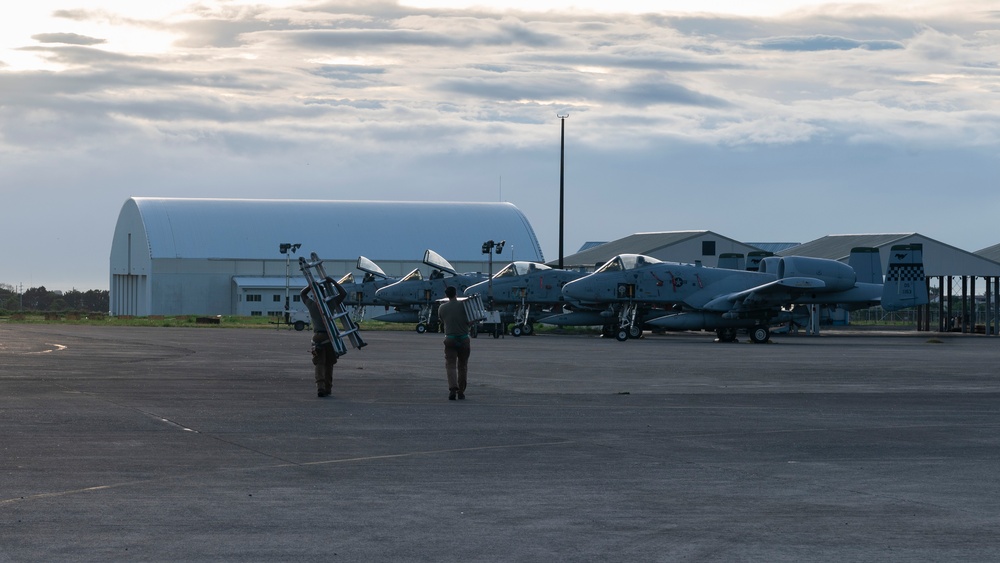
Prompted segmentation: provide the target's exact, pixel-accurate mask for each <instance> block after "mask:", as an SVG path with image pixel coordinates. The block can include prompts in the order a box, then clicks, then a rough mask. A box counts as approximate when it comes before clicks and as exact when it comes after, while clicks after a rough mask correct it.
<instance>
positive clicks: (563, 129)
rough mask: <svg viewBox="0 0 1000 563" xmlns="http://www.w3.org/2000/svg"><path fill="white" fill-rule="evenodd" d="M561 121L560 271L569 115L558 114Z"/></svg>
mask: <svg viewBox="0 0 1000 563" xmlns="http://www.w3.org/2000/svg"><path fill="white" fill-rule="evenodd" d="M556 117H558V118H559V121H560V133H559V269H560V270H561V269H562V268H563V205H564V203H565V199H566V198H565V192H564V190H563V186H564V184H563V176H564V171H565V160H566V118H567V117H569V114H568V113H566V114H556Z"/></svg>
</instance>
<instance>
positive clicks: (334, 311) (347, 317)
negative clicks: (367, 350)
mask: <svg viewBox="0 0 1000 563" xmlns="http://www.w3.org/2000/svg"><path fill="white" fill-rule="evenodd" d="M299 268H300V269H301V270H302V274H303V275H304V276H305V277H306V281H308V282H309V287H311V288H312V294H313V297H314V298H315V299H316V305H317V306H318V307H319V310H320V313H322V314H323V326H324V327H326V333H327V334H328V335H330V342H331V344H333V349H334V350H335V351H336V352H337V355H338V356H343V355H344V354H346V353H347V345H345V344H344V338H347V339H348V340H349V341H350V342H351V345H352V346H354V347H355V348H357V349H359V350H360V349H361V348H362V347H364V346H366V345H367V342H365V341H364V340H363V339H362V338H361V330H360V329H359V328H358V325H357V324H356V323H355V322H354V319H352V318H351V314H350V311H348V310H347V307H345V306H344V300H341V301H339V302H338V301H337V298H338V297H339V296H340V295H339V293H338V292H337V288H336V287H335V286H334V285H333V284H332V283H330V282H328V281H326V278H327V275H326V270H325V269H324V268H323V261H322V260H320V258H319V256H317V255H316V253H315V252H313V253H312V254H311V255H310V256H309V259H308V260H306V257H305V256H300V257H299ZM344 297H345V298H346V297H347V296H346V295H345V296H344Z"/></svg>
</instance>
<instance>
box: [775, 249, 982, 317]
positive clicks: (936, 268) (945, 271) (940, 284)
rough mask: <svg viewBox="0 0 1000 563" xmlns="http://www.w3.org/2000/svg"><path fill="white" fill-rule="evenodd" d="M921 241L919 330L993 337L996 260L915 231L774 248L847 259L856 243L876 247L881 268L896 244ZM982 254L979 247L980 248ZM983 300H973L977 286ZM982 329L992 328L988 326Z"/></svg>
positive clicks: (842, 259)
mask: <svg viewBox="0 0 1000 563" xmlns="http://www.w3.org/2000/svg"><path fill="white" fill-rule="evenodd" d="M903 244H921V245H923V259H924V274H925V275H926V277H927V292H928V295H930V301H931V302H930V303H929V304H928V305H925V306H921V307H917V312H916V316H915V319H914V321H915V322H916V326H917V330H925V331H930V330H932V327H935V329H936V330H937V331H938V332H984V333H986V334H993V335H996V332H997V331H996V328H995V327H997V325H998V319H1000V263H998V262H996V261H994V260H991V259H989V258H987V257H984V256H983V255H981V254H978V253H972V252H968V251H965V250H962V249H960V248H956V247H954V246H950V245H947V244H945V243H942V242H940V241H937V240H934V239H932V238H929V237H926V236H924V235H921V234H919V233H884V234H858V235H830V236H825V237H822V238H819V239H816V240H814V241H812V242H807V243H805V244H800V245H798V246H795V247H792V248H789V249H787V250H784V251H781V252H778V255H779V256H812V257H815V258H829V259H832V260H840V261H842V262H846V261H847V259H848V258H849V256H850V254H851V249H852V248H855V247H872V248H877V249H878V250H879V256H880V258H881V260H882V271H883V272H884V271H886V268H887V267H888V263H889V253H890V252H891V249H892V247H893V246H895V245H903ZM998 246H1000V245H998ZM981 252H982V251H981ZM977 288H979V289H981V290H982V299H977V297H976V294H977V291H978V289H977ZM986 327H994V328H993V329H992V330H987V329H986Z"/></svg>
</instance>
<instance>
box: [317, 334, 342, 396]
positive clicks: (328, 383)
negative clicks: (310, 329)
mask: <svg viewBox="0 0 1000 563" xmlns="http://www.w3.org/2000/svg"><path fill="white" fill-rule="evenodd" d="M335 363H337V351H336V350H334V349H333V343H332V342H330V339H329V338H327V337H326V333H325V332H317V333H315V334H313V365H314V366H315V369H316V388H317V389H321V390H325V391H329V390H330V389H331V388H333V364H335Z"/></svg>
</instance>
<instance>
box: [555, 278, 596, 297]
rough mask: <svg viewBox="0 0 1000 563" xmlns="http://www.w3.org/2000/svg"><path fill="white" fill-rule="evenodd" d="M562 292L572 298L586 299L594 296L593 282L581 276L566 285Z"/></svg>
mask: <svg viewBox="0 0 1000 563" xmlns="http://www.w3.org/2000/svg"><path fill="white" fill-rule="evenodd" d="M562 293H563V295H565V296H566V297H568V298H570V299H577V300H586V299H588V298H591V297H593V293H594V291H593V284H592V283H591V280H588V279H587V278H585V277H584V278H580V279H578V280H574V281H571V282H569V283H567V284H566V285H564V286H563V288H562Z"/></svg>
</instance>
